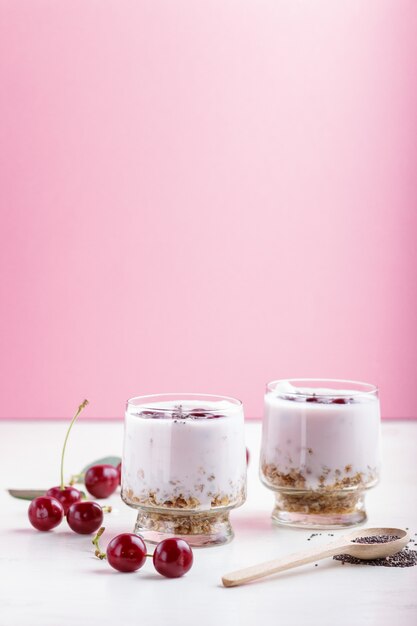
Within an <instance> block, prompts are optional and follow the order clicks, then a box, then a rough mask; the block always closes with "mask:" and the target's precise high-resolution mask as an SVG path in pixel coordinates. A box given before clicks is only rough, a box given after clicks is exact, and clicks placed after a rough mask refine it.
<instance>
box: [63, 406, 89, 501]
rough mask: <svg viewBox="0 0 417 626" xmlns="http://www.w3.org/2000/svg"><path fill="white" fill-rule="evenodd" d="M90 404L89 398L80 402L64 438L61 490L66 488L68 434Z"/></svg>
mask: <svg viewBox="0 0 417 626" xmlns="http://www.w3.org/2000/svg"><path fill="white" fill-rule="evenodd" d="M87 404H88V400H84V402H82V403H81V404H80V406H79V407H78V411H77V412H76V414H75V415H74V417H73V418H72V420H71V423H70V425H69V427H68V430H67V434H66V435H65V439H64V447H63V448H62V454H61V490H64V489H65V483H64V456H65V448H66V447H67V441H68V436H69V434H70V432H71V428H72V427H73V425H74V422H75V420H76V419H77V417H78V416H79V414H80V413H81V411H82V410H83V409H84V408H85V407H86V406H87Z"/></svg>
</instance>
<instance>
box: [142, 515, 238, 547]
mask: <svg viewBox="0 0 417 626" xmlns="http://www.w3.org/2000/svg"><path fill="white" fill-rule="evenodd" d="M133 532H134V533H136V534H137V535H140V536H141V537H142V538H143V539H144V540H145V541H149V542H150V543H158V542H159V541H162V540H163V539H168V538H169V537H179V538H181V539H185V541H187V542H188V543H189V544H190V546H193V547H196V548H201V547H208V546H220V545H223V544H225V543H228V542H229V541H231V540H232V539H233V537H234V533H233V530H232V526H231V524H230V520H229V511H226V512H221V513H193V514H190V513H185V512H181V513H180V512H175V513H173V512H170V513H166V512H161V511H158V512H153V511H149V510H143V509H139V511H138V517H137V519H136V524H135V528H134V531H133Z"/></svg>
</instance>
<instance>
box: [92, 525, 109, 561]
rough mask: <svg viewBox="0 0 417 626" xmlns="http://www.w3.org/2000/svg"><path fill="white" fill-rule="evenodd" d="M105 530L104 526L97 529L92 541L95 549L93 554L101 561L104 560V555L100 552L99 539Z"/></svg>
mask: <svg viewBox="0 0 417 626" xmlns="http://www.w3.org/2000/svg"><path fill="white" fill-rule="evenodd" d="M105 530H106V529H105V528H104V526H102V527H101V528H99V529H98V531H97V535H96V536H95V537H94V539H93V541H92V544H93V546H95V547H96V551H95V552H94V554H95V555H96V557H97V558H99V559H101V560H103V559H105V558H106V555H105V553H104V552H102V551H101V550H100V537H101V535H102V534H103V533H104V531H105Z"/></svg>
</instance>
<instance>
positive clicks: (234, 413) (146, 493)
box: [122, 393, 246, 546]
mask: <svg viewBox="0 0 417 626" xmlns="http://www.w3.org/2000/svg"><path fill="white" fill-rule="evenodd" d="M122 499H123V500H124V502H126V504H128V505H129V506H132V507H134V508H136V509H138V516H137V521H136V526H135V532H136V533H137V534H140V535H141V536H142V537H143V538H144V539H146V540H147V541H151V542H158V541H161V540H162V539H165V538H167V537H169V536H175V537H182V538H184V539H186V540H187V541H188V543H189V544H190V545H192V546H209V545H219V544H223V543H226V542H228V541H230V540H231V539H232V538H233V531H232V527H231V524H230V521H229V513H230V510H231V509H233V508H235V507H238V506H240V505H241V504H243V502H244V501H245V499H246V448H245V441H244V417H243V407H242V403H241V402H240V401H239V400H235V399H234V398H228V397H224V396H213V395H201V394H183V393H182V394H161V395H152V396H139V397H136V398H132V399H131V400H128V402H127V408H126V416H125V437H124V449H123V460H122Z"/></svg>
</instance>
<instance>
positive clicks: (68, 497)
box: [46, 485, 82, 515]
mask: <svg viewBox="0 0 417 626" xmlns="http://www.w3.org/2000/svg"><path fill="white" fill-rule="evenodd" d="M46 495H47V496H52V497H53V498H56V499H57V500H59V501H60V503H61V504H62V506H63V507H64V514H65V515H66V514H67V512H68V509H69V508H70V506H71V504H74V502H78V501H79V500H81V497H82V494H81V491H79V490H78V489H76V488H75V487H72V486H71V485H68V486H67V487H64V488H63V489H61V487H51V488H50V489H48V491H47V492H46Z"/></svg>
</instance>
